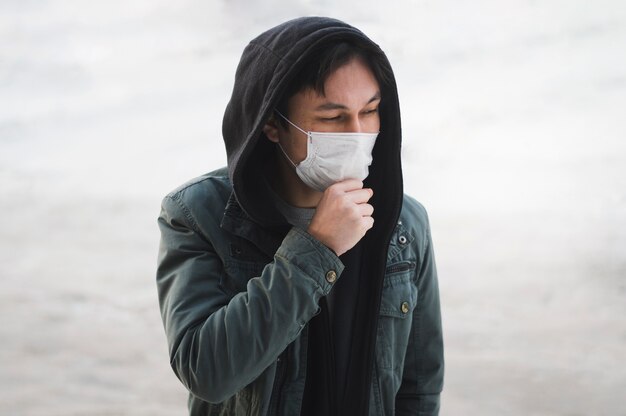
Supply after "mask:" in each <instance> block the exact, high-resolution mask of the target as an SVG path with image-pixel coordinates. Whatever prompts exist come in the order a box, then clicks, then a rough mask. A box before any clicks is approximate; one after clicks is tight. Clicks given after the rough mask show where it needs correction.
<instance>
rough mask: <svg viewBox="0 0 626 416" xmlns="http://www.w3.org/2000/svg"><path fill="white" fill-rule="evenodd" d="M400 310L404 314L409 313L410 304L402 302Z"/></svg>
mask: <svg viewBox="0 0 626 416" xmlns="http://www.w3.org/2000/svg"><path fill="white" fill-rule="evenodd" d="M400 310H401V311H402V313H405V314H406V313H409V303H408V302H402V305H400Z"/></svg>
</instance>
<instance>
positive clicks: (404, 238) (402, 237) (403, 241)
mask: <svg viewBox="0 0 626 416" xmlns="http://www.w3.org/2000/svg"><path fill="white" fill-rule="evenodd" d="M398 242H399V243H400V244H403V245H404V244H406V237H405V236H403V235H401V236H400V237H398Z"/></svg>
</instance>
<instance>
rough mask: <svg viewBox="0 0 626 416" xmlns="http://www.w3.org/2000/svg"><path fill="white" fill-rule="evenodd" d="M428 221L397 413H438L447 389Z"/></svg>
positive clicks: (398, 396)
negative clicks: (444, 384) (444, 377)
mask: <svg viewBox="0 0 626 416" xmlns="http://www.w3.org/2000/svg"><path fill="white" fill-rule="evenodd" d="M426 221H427V222H426V225H427V227H426V239H425V247H424V251H423V252H424V255H423V258H422V264H421V267H420V269H419V271H418V272H417V273H418V276H417V286H418V301H417V306H416V308H415V310H414V311H413V323H412V328H411V334H410V341H409V345H408V347H407V353H406V358H405V364H404V373H403V378H402V385H401V386H400V390H399V392H398V394H397V396H396V415H416V416H417V415H419V416H427V415H428V416H430V415H438V414H439V395H440V393H441V391H442V389H443V371H444V358H443V336H442V330H441V308H440V304H439V287H438V282H437V269H436V266H435V256H434V251H433V246H432V238H431V234H430V227H429V226H428V220H427V219H426Z"/></svg>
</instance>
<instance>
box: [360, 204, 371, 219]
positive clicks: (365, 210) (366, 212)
mask: <svg viewBox="0 0 626 416" xmlns="http://www.w3.org/2000/svg"><path fill="white" fill-rule="evenodd" d="M358 210H359V214H361V216H362V217H371V216H372V214H373V213H374V207H373V206H371V205H370V204H359V205H358Z"/></svg>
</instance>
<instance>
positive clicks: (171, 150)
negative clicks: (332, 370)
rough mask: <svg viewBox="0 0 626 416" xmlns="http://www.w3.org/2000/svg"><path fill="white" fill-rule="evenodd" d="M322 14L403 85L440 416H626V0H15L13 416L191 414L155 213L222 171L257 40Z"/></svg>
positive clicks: (0, 179)
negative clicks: (434, 303)
mask: <svg viewBox="0 0 626 416" xmlns="http://www.w3.org/2000/svg"><path fill="white" fill-rule="evenodd" d="M259 3H260V2H259ZM381 3H382V4H381ZM385 6H386V7H385ZM308 14H321V15H331V16H335V17H339V18H342V19H345V20H347V21H348V22H350V23H352V24H354V25H356V26H358V27H360V28H361V29H362V30H364V31H365V32H366V33H368V34H369V35H370V36H371V37H372V38H373V39H375V40H376V41H377V42H378V43H379V44H380V45H381V46H382V47H383V49H385V50H386V51H387V52H388V55H389V57H390V60H391V62H392V64H393V65H394V68H395V69H396V72H397V77H398V82H399V88H400V93H401V96H400V98H401V104H402V111H403V120H404V125H403V131H404V169H405V177H406V188H407V192H409V193H410V194H412V195H413V196H415V197H416V198H417V199H418V200H420V201H421V202H422V203H423V204H424V205H425V206H426V207H427V209H428V210H429V214H430V218H431V223H432V229H433V235H434V242H435V250H436V254H437V264H438V269H439V275H440V284H441V290H442V301H443V314H444V316H443V318H444V325H445V341H446V358H447V372H446V387H445V392H444V395H443V406H442V415H453V416H456V415H494V416H496V415H568V416H572V415H626V400H625V399H624V391H626V364H625V363H626V319H625V317H626V121H624V120H625V119H624V113H625V110H624V109H626V6H625V3H624V2H623V1H620V0H613V1H608V0H606V1H602V0H600V1H595V2H593V3H591V2H584V1H571V0H570V1H565V0H560V1H556V0H554V1H544V2H538V1H531V0H526V1H521V0H511V1H506V2H502V1H494V0H480V1H473V2H471V1H452V0H447V1H440V2H435V1H429V0H425V1H419V2H418V1H415V2H414V1H404V2H380V1H371V0H365V1H360V2H358V3H354V2H338V1H334V2H330V1H320V2H312V1H307V0H298V1H290V2H287V1H285V2H279V1H269V2H263V4H262V6H261V5H260V4H258V3H256V2H252V1H244V0H234V1H226V0H224V1H206V2H201V1H189V0H188V1H180V2H166V1H147V0H143V1H121V0H117V1H110V2H82V1H77V0H76V1H34V0H26V1H24V0H19V1H18V0H3V1H1V2H0V193H1V195H2V197H1V198H0V212H1V213H2V215H0V279H1V281H0V285H1V286H0V316H1V318H0V319H1V320H0V322H1V324H0V414H2V415H184V414H185V400H186V393H185V391H184V389H183V387H182V386H181V385H180V383H179V382H178V381H177V380H176V378H175V376H174V375H173V373H172V372H171V370H170V368H169V363H168V357H167V351H166V344H165V337H164V334H163V330H162V327H161V322H160V318H159V314H158V305H157V300H156V288H155V283H154V269H155V261H156V251H157V244H158V238H159V235H158V230H157V227H156V216H157V215H158V211H159V202H160V199H161V197H162V196H163V195H164V194H165V193H166V192H167V191H169V190H170V189H172V188H173V187H175V186H177V185H178V184H180V183H181V182H183V181H185V180H186V179H188V178H191V177H193V176H196V175H199V174H201V173H203V172H205V171H208V170H211V169H213V168H216V167H219V166H221V165H223V164H224V163H225V154H224V150H223V146H222V142H221V133H220V132H221V126H220V123H221V117H222V113H223V109H224V106H225V104H226V102H227V100H228V97H229V94H230V88H231V86H232V80H233V74H234V70H235V66H236V64H237V61H238V58H239V55H240V53H241V51H242V50H243V47H244V46H245V44H246V43H247V41H248V40H250V39H251V38H252V37H254V36H255V35H257V34H258V33H260V32H261V31H262V30H264V29H266V28H268V27H270V26H273V25H274V24H277V23H279V22H281V21H283V20H286V19H288V18H291V17H296V16H299V15H308Z"/></svg>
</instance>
